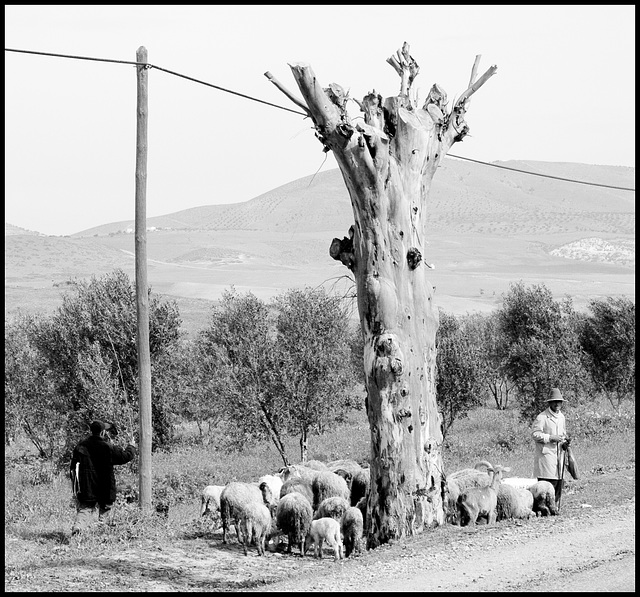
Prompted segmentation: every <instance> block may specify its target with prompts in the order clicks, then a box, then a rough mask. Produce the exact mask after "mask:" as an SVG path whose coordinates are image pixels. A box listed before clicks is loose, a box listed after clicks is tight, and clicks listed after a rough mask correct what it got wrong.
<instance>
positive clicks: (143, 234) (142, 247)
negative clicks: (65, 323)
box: [135, 46, 152, 511]
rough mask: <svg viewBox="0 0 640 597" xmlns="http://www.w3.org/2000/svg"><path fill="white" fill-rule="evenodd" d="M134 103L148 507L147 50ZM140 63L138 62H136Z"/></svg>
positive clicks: (144, 499) (146, 507)
mask: <svg viewBox="0 0 640 597" xmlns="http://www.w3.org/2000/svg"><path fill="white" fill-rule="evenodd" d="M136 62H137V63H138V64H139V66H136V71H137V78H138V104H137V129H136V223H135V255H136V257H135V260H136V303H137V307H138V392H139V396H138V404H139V408H140V412H139V430H140V454H139V463H138V479H139V487H138V491H139V496H140V508H141V509H142V510H143V511H150V510H151V432H152V427H151V356H150V354H149V291H148V285H147V114H148V109H147V108H148V101H147V86H148V85H147V79H148V77H147V70H148V69H147V66H146V64H147V49H146V48H145V47H144V46H140V47H139V48H138V51H137V52H136ZM140 64H142V65H140Z"/></svg>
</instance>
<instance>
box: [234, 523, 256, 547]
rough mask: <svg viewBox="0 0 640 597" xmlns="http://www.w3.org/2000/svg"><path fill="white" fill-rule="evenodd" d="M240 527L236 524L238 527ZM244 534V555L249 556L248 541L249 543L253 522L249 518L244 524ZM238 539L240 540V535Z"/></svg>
mask: <svg viewBox="0 0 640 597" xmlns="http://www.w3.org/2000/svg"><path fill="white" fill-rule="evenodd" d="M237 528H238V527H237V526H236V529H237ZM242 530H243V534H244V540H243V541H242V548H243V550H244V555H245V556H247V555H249V553H248V549H247V547H248V543H249V537H251V530H252V529H251V522H249V521H248V520H247V521H246V522H245V523H244V524H243V529H242ZM238 540H240V537H239V536H238Z"/></svg>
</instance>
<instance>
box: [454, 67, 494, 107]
mask: <svg viewBox="0 0 640 597" xmlns="http://www.w3.org/2000/svg"><path fill="white" fill-rule="evenodd" d="M476 60H477V58H476ZM474 66H475V64H474ZM497 70H498V67H497V66H492V67H491V68H489V69H487V72H486V73H484V75H482V76H481V77H480V78H479V79H478V80H477V81H476V82H475V83H473V84H471V85H470V86H469V88H468V89H467V90H466V91H465V92H464V93H463V94H462V95H461V96H460V98H459V99H458V101H457V102H456V105H457V106H460V105H462V104H464V103H465V102H466V101H467V100H468V99H469V98H470V97H471V96H472V95H473V94H474V93H475V92H476V91H478V89H480V87H482V86H483V85H484V84H485V83H486V82H487V81H488V80H489V78H490V77H491V76H492V75H495V73H496V71H497Z"/></svg>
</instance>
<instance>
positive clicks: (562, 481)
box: [557, 448, 567, 513]
mask: <svg viewBox="0 0 640 597" xmlns="http://www.w3.org/2000/svg"><path fill="white" fill-rule="evenodd" d="M561 450H562V451H563V452H564V453H563V454H562V474H561V475H560V479H559V480H558V483H560V495H559V496H558V506H557V508H558V513H560V500H562V489H563V486H564V469H565V467H566V465H567V451H566V449H564V448H561Z"/></svg>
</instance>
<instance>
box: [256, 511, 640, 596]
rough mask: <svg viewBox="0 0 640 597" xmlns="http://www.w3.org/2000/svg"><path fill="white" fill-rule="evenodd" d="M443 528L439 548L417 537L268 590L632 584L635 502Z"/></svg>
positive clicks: (622, 587) (611, 587)
mask: <svg viewBox="0 0 640 597" xmlns="http://www.w3.org/2000/svg"><path fill="white" fill-rule="evenodd" d="M446 533H447V535H448V536H447V541H446V542H445V544H444V545H442V546H440V547H438V546H437V545H434V544H433V542H432V540H431V538H426V537H425V538H417V539H414V540H412V541H411V542H409V543H408V544H407V545H404V546H402V547H400V548H399V550H394V548H393V547H392V548H390V549H388V552H389V556H392V554H391V553H390V552H392V551H396V552H397V555H395V554H394V556H392V557H389V558H385V557H380V558H378V557H375V558H374V560H375V561H364V560H363V561H362V564H361V565H359V566H351V567H347V566H345V565H343V564H335V565H334V568H333V570H334V571H335V572H334V573H333V574H331V573H328V572H329V570H330V569H329V568H327V569H326V570H325V571H323V572H319V573H316V574H313V575H309V576H306V577H301V578H297V579H295V580H291V581H287V582H284V583H276V584H274V585H272V586H270V587H269V589H268V590H273V591H338V590H347V591H349V590H351V591H366V592H369V591H384V592H387V591H444V592H448V591H559V590H563V591H635V503H631V502H630V503H629V504H626V505H620V506H615V507H613V508H612V509H611V511H610V512H609V513H606V512H602V511H600V512H597V513H593V514H592V513H589V514H585V515H584V516H579V517H571V518H566V517H563V516H559V517H554V518H546V519H542V518H539V519H536V520H532V521H530V522H523V523H521V524H517V523H506V524H505V523H503V526H500V525H498V526H496V527H494V528H490V527H486V526H484V527H483V526H479V527H477V528H476V529H470V528H462V529H456V528H452V529H447V531H446ZM332 563H333V562H332ZM354 563H355V562H354Z"/></svg>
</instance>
